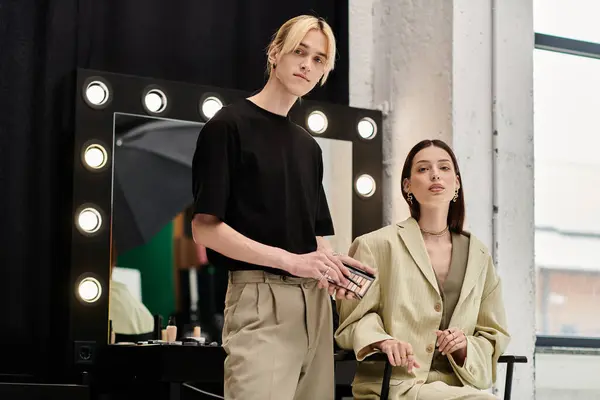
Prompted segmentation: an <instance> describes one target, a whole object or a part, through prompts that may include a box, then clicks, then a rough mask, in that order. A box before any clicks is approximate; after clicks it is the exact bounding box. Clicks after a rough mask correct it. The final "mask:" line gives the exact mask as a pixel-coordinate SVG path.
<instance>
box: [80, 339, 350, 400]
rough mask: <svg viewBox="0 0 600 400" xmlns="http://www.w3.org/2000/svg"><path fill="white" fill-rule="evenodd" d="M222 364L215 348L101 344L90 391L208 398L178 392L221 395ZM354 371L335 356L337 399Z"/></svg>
mask: <svg viewBox="0 0 600 400" xmlns="http://www.w3.org/2000/svg"><path fill="white" fill-rule="evenodd" d="M224 360H225V351H224V350H223V348H222V347H221V346H209V345H202V346H191V345H167V344H162V345H133V344H132V345H110V346H105V347H103V348H101V349H100V350H99V352H98V354H97V358H96V360H95V367H94V370H93V372H92V376H93V380H92V387H93V388H94V392H96V393H97V394H100V395H101V396H102V397H101V398H102V399H103V400H120V399H131V398H140V399H142V398H149V399H150V398H152V399H155V398H156V399H169V400H183V399H185V400H187V399H190V400H191V399H205V398H210V397H202V396H203V395H201V394H196V393H194V392H193V391H192V390H191V389H188V388H185V389H184V387H183V384H184V383H188V384H190V385H192V386H194V387H196V388H199V389H202V390H205V391H208V392H211V393H215V394H219V395H222V390H223V389H222V388H223V362H224ZM354 368H355V362H353V361H347V360H344V359H342V358H340V357H336V367H335V375H336V378H335V380H336V393H337V394H336V397H337V398H339V397H340V396H342V395H349V393H351V390H350V383H351V381H352V378H353V376H354ZM350 395H351V394H350ZM132 396H133V397H132Z"/></svg>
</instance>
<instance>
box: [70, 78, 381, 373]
mask: <svg viewBox="0 0 600 400" xmlns="http://www.w3.org/2000/svg"><path fill="white" fill-rule="evenodd" d="M94 81H100V82H102V83H103V84H104V86H105V87H106V88H107V89H108V91H109V97H108V99H107V100H106V101H105V102H104V104H102V105H100V106H96V105H93V104H91V103H89V102H88V101H87V99H86V98H85V92H86V88H87V86H88V85H89V84H90V83H91V82H94ZM153 89H159V90H162V91H163V92H164V93H165V94H166V96H167V98H168V101H167V107H165V109H164V110H163V111H162V112H160V113H157V114H153V113H151V112H150V111H148V110H147V109H146V107H145V106H144V105H143V98H144V95H145V93H147V92H148V91H149V90H153ZM209 95H216V96H218V97H219V98H220V99H221V100H222V102H223V104H229V103H231V102H233V101H236V100H238V99H241V98H245V97H247V96H248V95H249V93H246V92H243V91H239V90H232V89H224V88H218V87H214V86H205V85H196V84H191V83H185V82H174V81H166V80H161V79H152V78H147V77H138V76H131V75H123V74H115V73H110V72H105V71H95V70H87V69H78V70H77V93H76V99H75V136H74V160H73V198H72V201H73V203H72V204H73V205H72V212H73V214H72V220H71V221H70V222H71V226H72V232H71V265H70V278H69V279H70V285H69V287H71V288H73V289H74V290H73V291H72V292H71V294H70V296H71V298H70V302H69V304H70V313H69V315H70V340H71V342H72V345H73V347H71V349H72V350H73V352H74V353H73V355H74V358H73V359H74V362H75V364H76V365H78V364H79V365H81V364H90V363H92V362H93V357H91V358H89V359H85V360H84V359H82V358H81V357H79V351H78V350H79V349H80V348H81V346H92V347H93V346H95V345H96V344H98V345H102V344H106V343H108V340H109V329H108V328H109V327H108V293H109V290H108V288H109V280H110V251H111V250H110V249H111V245H110V244H111V225H112V224H111V222H112V216H113V214H112V212H113V210H112V207H113V203H112V190H113V154H114V119H115V113H126V114H136V115H140V116H145V115H148V116H151V117H158V118H168V119H174V120H184V121H197V122H206V119H205V118H204V116H203V115H202V114H201V112H200V107H201V103H202V101H203V100H204V99H205V98H206V97H207V96H209ZM315 110H320V111H322V112H323V113H325V115H327V118H328V127H327V129H326V131H325V132H323V133H322V134H313V136H315V137H320V138H328V139H337V140H345V141H350V142H352V176H353V182H351V184H352V193H353V198H352V239H353V240H354V238H356V237H357V236H360V235H363V234H365V233H368V232H371V231H374V230H376V229H379V228H381V227H382V224H383V204H382V200H383V196H382V173H383V164H382V162H383V160H382V143H383V141H382V136H383V135H382V119H383V117H382V113H381V112H380V111H376V110H368V109H362V108H355V107H348V106H342V105H337V104H330V103H325V102H319V101H311V100H304V99H301V100H300V101H298V102H297V103H296V104H295V105H294V107H293V108H292V109H291V110H290V118H291V119H292V121H294V122H295V123H297V124H298V125H300V126H302V127H304V128H306V130H307V131H308V132H310V130H309V129H308V127H307V123H306V121H307V117H308V115H309V113H310V112H312V111H315ZM365 117H367V118H370V119H371V120H372V121H374V122H375V123H376V125H377V126H376V129H377V133H376V135H375V136H374V137H373V138H372V139H368V140H367V139H363V138H362V137H360V136H359V134H358V128H357V125H358V122H359V121H360V120H361V119H363V118H365ZM311 134H312V133H311ZM93 143H97V144H101V145H102V146H104V148H105V149H106V154H107V165H106V166H105V167H104V168H102V169H101V170H98V171H91V170H90V169H89V168H87V167H85V166H84V164H83V161H82V154H83V150H84V149H85V148H86V147H87V146H88V145H89V144H93ZM362 174H369V175H370V176H372V177H373V179H374V180H375V185H376V190H375V193H374V194H373V195H372V196H371V197H369V198H363V197H362V196H360V195H358V194H357V192H356V188H355V181H356V179H357V178H358V177H359V176H360V175H362ZM190 184H191V183H190ZM82 205H92V206H94V207H97V208H98V209H99V210H100V213H101V215H102V218H103V226H102V227H101V228H100V229H99V230H98V231H97V232H95V233H94V234H92V235H90V234H83V233H82V232H81V231H80V230H79V229H78V228H77V226H76V225H75V223H76V221H77V218H76V212H77V210H79V209H80V208H81V206H82ZM87 276H91V277H94V278H96V279H97V280H98V281H99V282H100V284H101V285H102V287H103V290H102V293H101V296H100V298H99V299H98V300H97V301H96V302H94V303H91V304H86V303H84V302H83V301H81V300H80V299H79V298H78V297H77V296H76V294H75V293H76V287H77V284H78V281H79V280H80V279H83V278H85V277H87ZM92 354H93V352H92Z"/></svg>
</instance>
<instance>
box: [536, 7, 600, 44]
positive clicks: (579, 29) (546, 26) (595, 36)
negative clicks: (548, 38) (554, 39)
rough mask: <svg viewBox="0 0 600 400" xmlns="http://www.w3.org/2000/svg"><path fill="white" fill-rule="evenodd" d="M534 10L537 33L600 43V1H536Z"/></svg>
mask: <svg viewBox="0 0 600 400" xmlns="http://www.w3.org/2000/svg"><path fill="white" fill-rule="evenodd" d="M533 8H534V28H535V31H536V32H538V33H543V34H547V35H552V36H561V37H565V38H569V39H576V40H582V41H586V42H597V43H600V24H599V23H598V16H599V15H600V1H598V0H534V2H533Z"/></svg>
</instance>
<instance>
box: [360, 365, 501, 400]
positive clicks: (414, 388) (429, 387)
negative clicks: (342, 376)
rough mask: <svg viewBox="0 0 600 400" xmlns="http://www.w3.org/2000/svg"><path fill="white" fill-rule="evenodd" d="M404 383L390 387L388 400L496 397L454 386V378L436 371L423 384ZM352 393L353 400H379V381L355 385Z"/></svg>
mask: <svg viewBox="0 0 600 400" xmlns="http://www.w3.org/2000/svg"><path fill="white" fill-rule="evenodd" d="M452 378H454V379H452ZM405 383H406V381H405V382H402V383H400V384H399V385H390V392H389V400H497V397H495V396H493V395H491V394H489V393H487V392H484V391H481V390H478V389H475V388H473V387H470V386H454V384H456V378H455V377H453V376H450V375H448V374H442V373H439V372H437V371H431V372H430V373H429V376H428V377H427V382H425V383H423V384H416V383H415V384H413V385H408V386H407V385H405ZM352 393H353V395H354V399H355V400H379V395H380V393H381V381H379V382H377V383H375V382H373V383H371V382H369V383H359V384H356V385H354V386H353V387H352ZM382 400H383V399H382ZM386 400H387V399H386Z"/></svg>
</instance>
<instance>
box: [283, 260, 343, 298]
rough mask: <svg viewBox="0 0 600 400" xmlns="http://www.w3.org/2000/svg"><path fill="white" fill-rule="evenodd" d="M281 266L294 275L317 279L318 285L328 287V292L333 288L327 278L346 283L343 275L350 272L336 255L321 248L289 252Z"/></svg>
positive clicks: (338, 282)
mask: <svg viewBox="0 0 600 400" xmlns="http://www.w3.org/2000/svg"><path fill="white" fill-rule="evenodd" d="M283 267H284V269H285V270H286V271H288V272H289V273H291V274H292V275H294V276H299V277H301V278H313V279H316V280H318V281H319V287H320V288H323V289H328V290H329V293H333V290H334V289H335V286H333V285H330V283H329V280H331V281H333V282H334V283H335V284H337V285H339V286H344V285H347V284H348V280H347V279H346V278H345V277H344V276H345V275H349V274H350V272H349V271H348V268H346V267H345V266H344V265H343V264H342V263H341V262H339V260H338V259H337V257H335V256H333V255H331V254H328V253H327V252H324V251H321V250H317V251H314V252H312V253H307V254H292V253H289V254H288V255H287V257H285V259H284V260H283Z"/></svg>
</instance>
